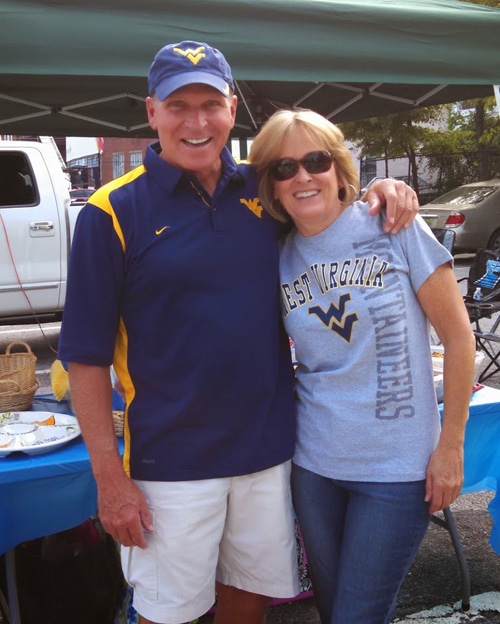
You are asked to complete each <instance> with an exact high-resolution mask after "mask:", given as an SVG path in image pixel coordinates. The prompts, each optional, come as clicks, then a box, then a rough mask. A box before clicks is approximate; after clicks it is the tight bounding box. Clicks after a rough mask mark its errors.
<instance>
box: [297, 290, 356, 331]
mask: <svg viewBox="0 0 500 624" xmlns="http://www.w3.org/2000/svg"><path fill="white" fill-rule="evenodd" d="M350 300H351V295H349V294H346V295H341V297H340V299H339V304H338V307H337V306H335V305H334V304H333V303H330V307H329V308H328V311H327V312H325V311H324V310H323V309H322V307H321V306H313V307H311V308H309V314H315V315H316V316H317V317H318V318H319V320H320V321H321V322H322V323H323V324H324V325H326V326H327V327H328V329H331V330H332V331H333V332H335V333H336V334H338V335H339V336H340V337H341V338H343V339H344V340H345V341H346V342H350V341H351V336H352V329H353V326H354V323H355V322H356V321H358V320H359V319H358V315H357V314H356V313H355V312H353V313H352V314H347V315H345V308H346V304H347V302H348V301H350Z"/></svg>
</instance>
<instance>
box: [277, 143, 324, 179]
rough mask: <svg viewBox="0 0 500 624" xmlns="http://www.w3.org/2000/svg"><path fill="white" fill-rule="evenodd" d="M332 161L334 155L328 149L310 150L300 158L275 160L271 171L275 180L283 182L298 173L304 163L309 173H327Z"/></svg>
mask: <svg viewBox="0 0 500 624" xmlns="http://www.w3.org/2000/svg"><path fill="white" fill-rule="evenodd" d="M332 162H333V156H332V155H331V154H330V152H327V151H326V150H323V151H318V152H309V153H308V154H306V155H305V156H304V158H301V159H300V160H295V158H282V159H281V160H275V161H274V162H273V163H271V164H270V166H269V173H270V175H271V176H272V177H273V178H274V179H275V180H278V181H279V182H283V180H290V179H291V178H293V177H294V176H295V175H297V171H298V170H299V165H302V166H303V167H304V169H305V170H306V171H307V173H325V171H328V170H329V169H330V168H331V166H332Z"/></svg>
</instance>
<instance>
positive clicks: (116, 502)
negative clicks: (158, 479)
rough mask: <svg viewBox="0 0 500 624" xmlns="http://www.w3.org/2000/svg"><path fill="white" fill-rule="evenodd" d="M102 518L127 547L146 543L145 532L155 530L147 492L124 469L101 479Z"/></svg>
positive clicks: (113, 534) (99, 492) (142, 545)
mask: <svg viewBox="0 0 500 624" xmlns="http://www.w3.org/2000/svg"><path fill="white" fill-rule="evenodd" d="M98 509H99V520H100V521H101V523H102V525H103V527H104V529H105V530H106V532H107V533H109V534H110V535H111V537H112V538H113V539H114V540H115V541H117V542H120V543H121V544H123V546H139V547H140V548H144V547H145V546H146V538H145V532H146V533H151V532H152V531H153V530H154V527H153V524H152V521H151V514H150V513H149V509H148V506H147V503H146V499H145V498H144V495H143V493H142V492H141V490H140V489H139V488H138V487H137V485H136V484H135V483H134V482H133V481H132V480H131V479H129V477H128V476H127V475H126V474H125V473H124V472H123V474H121V475H116V477H115V478H113V479H110V478H106V479H100V480H99V481H98Z"/></svg>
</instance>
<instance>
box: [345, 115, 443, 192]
mask: <svg viewBox="0 0 500 624" xmlns="http://www.w3.org/2000/svg"><path fill="white" fill-rule="evenodd" d="M441 114H442V111H441V107H439V106H433V107H427V108H416V109H413V110H410V111H405V112H403V113H396V114H393V115H385V116H384V117H373V118H371V119H365V120H362V121H357V122H349V123H344V124H341V128H342V131H343V132H344V135H345V137H346V139H347V140H349V141H351V142H352V143H354V145H355V146H356V147H357V148H358V149H360V153H361V157H362V158H366V157H367V156H371V157H377V156H378V157H383V158H384V159H385V165H386V166H385V169H386V176H388V175H389V168H388V161H389V160H390V159H391V158H398V157H401V156H406V157H407V158H408V163H409V164H408V178H409V179H410V180H411V183H412V186H413V188H414V189H415V191H416V192H417V194H418V192H419V182H418V167H417V163H416V155H417V153H418V152H419V151H420V148H421V146H422V144H424V143H425V141H426V139H427V137H428V135H429V133H432V132H434V131H433V130H432V128H431V127H430V126H431V124H437V123H439V120H440V117H441Z"/></svg>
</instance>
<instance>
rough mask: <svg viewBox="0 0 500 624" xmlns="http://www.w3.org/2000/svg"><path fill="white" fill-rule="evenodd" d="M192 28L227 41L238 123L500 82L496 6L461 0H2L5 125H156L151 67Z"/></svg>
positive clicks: (460, 93) (243, 126)
mask: <svg viewBox="0 0 500 624" xmlns="http://www.w3.org/2000/svg"><path fill="white" fill-rule="evenodd" d="M183 39H193V40H196V41H205V42H207V43H210V44H211V45H213V46H216V47H218V48H220V49H221V50H222V51H223V52H224V54H225V55H226V57H227V59H228V61H229V62H230V64H231V66H232V68H233V75H234V78H235V80H236V83H237V95H238V96H239V100H240V104H239V106H238V117H237V125H236V128H235V131H234V135H235V136H242V137H243V136H252V135H253V134H255V132H256V130H257V129H258V127H259V126H260V124H261V123H262V122H263V121H264V120H265V119H266V118H267V116H268V115H269V114H270V113H272V112H273V111H274V110H276V108H281V107H284V106H286V107H290V106H302V107H306V108H314V109H315V110H317V111H318V112H320V113H322V114H324V115H326V116H328V117H329V118H331V119H332V120H333V121H335V122H341V121H347V120H356V119H361V118H366V117H372V116H376V115H383V114H387V113H392V112H398V111H402V110H405V109H409V108H413V107H416V106H422V105H429V104H441V103H444V102H455V101H461V100H465V99H470V98H476V97H484V96H488V95H492V94H493V88H492V85H493V84H499V83H500V62H499V61H500V10H498V9H490V8H488V7H483V6H480V5H475V4H469V3H465V2H458V1H455V0H182V1H181V0H141V1H140V2H137V0H134V1H132V0H46V1H42V0H38V1H37V0H31V1H28V0H0V133H1V134H23V135H26V134H31V135H57V136H144V137H147V136H152V133H151V131H150V129H149V126H148V125H147V120H146V114H145V107H144V99H145V97H146V96H147V80H146V76H147V72H148V68H149V65H150V63H151V60H152V58H153V56H154V54H155V53H156V51H157V50H158V49H159V48H160V47H162V46H163V45H165V44H166V43H172V42H176V41H181V40H183Z"/></svg>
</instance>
